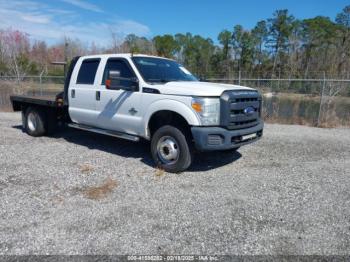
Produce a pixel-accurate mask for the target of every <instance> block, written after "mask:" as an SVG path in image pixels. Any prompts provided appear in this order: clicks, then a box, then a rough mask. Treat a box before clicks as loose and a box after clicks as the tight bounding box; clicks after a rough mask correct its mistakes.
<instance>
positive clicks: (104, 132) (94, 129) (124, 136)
mask: <svg viewBox="0 0 350 262" xmlns="http://www.w3.org/2000/svg"><path fill="white" fill-rule="evenodd" d="M68 126H69V127H73V128H77V129H81V130H85V131H90V132H94V133H98V134H102V135H107V136H113V137H118V138H122V139H126V140H130V141H133V142H138V141H140V138H139V137H138V136H134V135H130V134H126V133H122V132H117V131H112V130H105V129H100V128H97V127H91V126H86V125H80V124H68Z"/></svg>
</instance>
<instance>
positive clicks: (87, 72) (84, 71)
mask: <svg viewBox="0 0 350 262" xmlns="http://www.w3.org/2000/svg"><path fill="white" fill-rule="evenodd" d="M99 63H100V59H85V60H84V61H83V62H82V64H81V66H80V69H79V73H78V78H77V84H86V85H93V84H94V82H95V76H96V71H97V68H98V65H99Z"/></svg>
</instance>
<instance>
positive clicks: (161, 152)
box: [151, 125, 193, 173]
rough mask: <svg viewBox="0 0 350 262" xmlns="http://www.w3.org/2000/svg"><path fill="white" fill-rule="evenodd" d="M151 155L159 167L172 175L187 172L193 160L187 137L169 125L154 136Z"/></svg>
mask: <svg viewBox="0 0 350 262" xmlns="http://www.w3.org/2000/svg"><path fill="white" fill-rule="evenodd" d="M151 153H152V158H153V160H154V162H155V164H156V165H157V167H159V168H161V169H163V170H165V171H166V172H170V173H178V172H181V171H184V170H186V169H187V168H188V167H189V166H190V165H191V163H192V159H193V156H192V150H191V146H190V145H189V143H188V142H187V139H186V137H185V135H184V134H183V133H182V132H181V131H180V130H179V129H178V128H176V127H174V126H169V125H166V126H163V127H161V128H159V129H158V130H157V131H156V132H155V133H154V135H153V136H152V141H151Z"/></svg>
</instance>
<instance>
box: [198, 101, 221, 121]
mask: <svg viewBox="0 0 350 262" xmlns="http://www.w3.org/2000/svg"><path fill="white" fill-rule="evenodd" d="M192 108H193V109H194V111H196V112H197V114H198V116H199V118H200V120H201V124H202V125H204V126H215V125H219V124H220V100H219V98H193V99H192Z"/></svg>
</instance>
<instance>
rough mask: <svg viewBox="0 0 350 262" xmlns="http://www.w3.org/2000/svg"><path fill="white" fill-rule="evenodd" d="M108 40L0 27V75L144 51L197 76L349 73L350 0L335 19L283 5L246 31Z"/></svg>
mask: <svg viewBox="0 0 350 262" xmlns="http://www.w3.org/2000/svg"><path fill="white" fill-rule="evenodd" d="M110 38H111V39H110V44H109V45H108V46H105V47H98V46H96V45H95V44H94V43H92V44H90V45H88V46H87V45H86V44H83V43H82V42H81V41H79V39H70V38H65V39H64V41H61V42H60V43H58V44H55V45H50V46H49V45H48V44H47V43H46V42H45V41H30V37H29V35H28V34H26V33H25V32H20V31H17V30H14V29H7V30H0V75H15V76H18V77H21V76H25V75H38V74H45V75H62V74H63V69H62V67H59V66H52V65H51V62H53V61H64V60H65V59H67V60H69V59H71V58H72V57H74V56H76V55H85V54H97V53H124V52H131V53H145V54H152V55H159V56H164V57H168V58H173V59H176V60H178V61H179V62H180V63H182V64H184V65H185V66H186V67H187V68H188V69H189V70H190V71H192V72H193V73H194V74H196V75H197V76H199V77H203V78H232V77H237V72H241V73H242V74H243V75H244V76H249V77H259V78H277V77H284V78H288V77H289V78H291V77H293V78H319V77H320V72H325V74H327V76H328V77H334V78H346V79H349V78H350V73H349V72H350V5H349V6H346V7H345V8H344V9H343V10H341V11H340V12H339V14H337V15H336V17H335V19H333V20H332V19H331V18H329V17H325V16H316V17H314V18H309V19H303V20H300V19H296V18H295V17H294V16H293V15H292V14H290V13H289V11H288V10H277V11H275V12H274V13H273V14H272V17H271V18H268V19H266V20H262V21H259V22H257V24H256V25H255V27H254V28H252V29H251V30H248V29H245V28H244V27H243V26H242V25H235V26H234V27H233V28H232V30H223V31H221V32H220V33H219V34H218V37H217V42H214V41H213V39H211V38H205V37H202V36H200V35H193V34H191V33H185V34H182V33H179V34H175V35H170V34H165V35H157V36H155V37H153V38H151V39H150V38H146V37H140V36H136V35H134V34H129V35H127V36H126V37H125V38H124V39H118V37H117V36H116V34H114V33H113V32H111V37H110Z"/></svg>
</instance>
